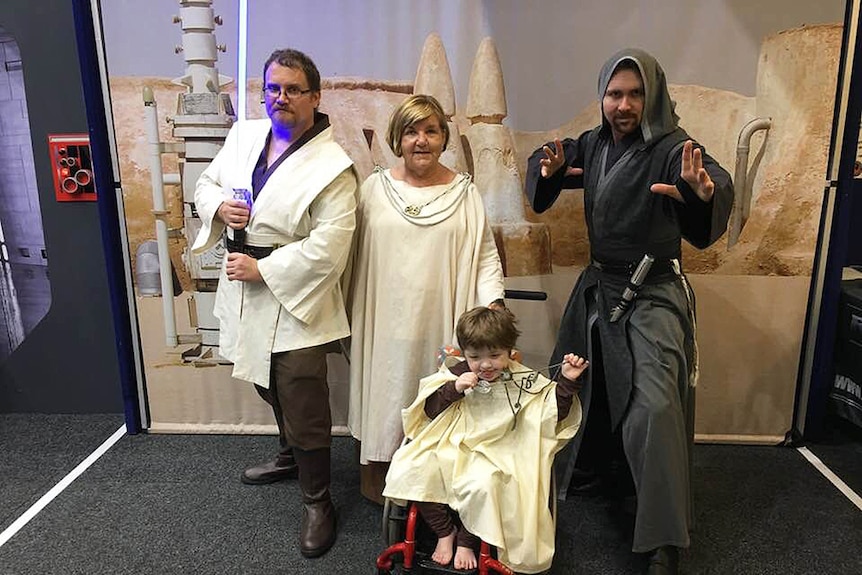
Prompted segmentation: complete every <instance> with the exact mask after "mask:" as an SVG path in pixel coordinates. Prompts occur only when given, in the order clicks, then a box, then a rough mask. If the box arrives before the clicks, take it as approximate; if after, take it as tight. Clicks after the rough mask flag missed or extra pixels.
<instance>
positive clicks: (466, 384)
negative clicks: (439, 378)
mask: <svg viewBox="0 0 862 575" xmlns="http://www.w3.org/2000/svg"><path fill="white" fill-rule="evenodd" d="M478 383H479V376H478V375H476V374H475V373H473V372H472V371H468V372H467V373H462V374H461V375H459V376H458V379H456V380H455V391H457V392H458V393H464V392H465V391H466V390H468V389H473V388H474V387H476V385H477V384H478Z"/></svg>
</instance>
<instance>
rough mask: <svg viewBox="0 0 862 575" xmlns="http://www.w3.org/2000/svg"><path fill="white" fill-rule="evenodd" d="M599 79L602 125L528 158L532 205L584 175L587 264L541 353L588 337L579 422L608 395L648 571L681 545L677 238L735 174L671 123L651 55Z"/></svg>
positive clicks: (685, 393)
mask: <svg viewBox="0 0 862 575" xmlns="http://www.w3.org/2000/svg"><path fill="white" fill-rule="evenodd" d="M598 87H599V90H598V95H599V99H600V101H601V109H602V124H601V125H600V126H598V127H596V128H595V129H593V130H590V131H587V132H584V133H583V134H581V135H580V136H579V137H578V138H577V139H565V140H562V141H560V140H559V139H558V140H556V141H555V142H553V143H549V144H546V145H545V146H543V147H542V148H540V149H538V150H536V151H535V152H534V153H533V154H532V156H531V157H530V159H529V161H528V166H527V178H526V194H527V197H528V198H529V200H530V204H531V205H532V207H533V209H534V210H535V211H536V212H538V213H541V212H543V211H545V210H547V209H548V208H549V207H551V205H552V204H553V203H554V201H555V200H556V198H557V197H558V196H559V194H560V192H561V190H563V189H580V188H583V190H584V204H585V214H586V221H587V229H588V231H589V240H590V252H591V261H590V265H589V266H587V267H586V268H585V269H584V271H583V273H582V274H581V276H580V277H579V278H578V281H577V283H576V285H575V287H574V290H573V291H572V295H571V297H570V298H569V302H568V305H567V306H566V310H565V312H564V315H563V318H562V321H561V324H560V331H559V334H558V336H557V343H556V349H555V350H554V354H553V357H552V359H551V363H552V364H555V363H558V362H559V361H560V358H561V356H562V355H563V353H565V351H566V350H570V349H577V350H589V353H590V355H589V359H590V360H591V362H592V363H591V365H592V368H591V369H590V378H589V383H587V385H586V386H585V389H584V390H583V392H582V400H583V403H584V410H585V420H586V421H585V423H586V425H585V426H584V428H585V427H588V426H589V424H590V421H589V418H590V417H593V413H592V412H591V411H590V403H591V402H593V403H596V405H599V404H600V403H601V404H603V405H606V408H605V409H606V411H605V419H604V421H608V420H609V422H610V429H609V430H607V429H606V431H607V432H608V433H614V436H615V437H617V438H618V440H619V441H621V443H622V448H623V451H624V453H625V459H626V461H627V462H628V467H629V469H630V471H631V477H632V479H633V482H634V487H635V494H636V499H637V510H636V515H635V526H634V536H633V545H632V549H633V551H635V552H637V553H648V567H647V573H651V574H658V573H676V572H677V570H678V556H679V549H680V548H686V547H688V546H689V529H690V521H691V499H690V497H691V496H690V484H689V469H690V468H689V456H690V454H689V446H690V444H689V438H690V437H691V434H692V426H693V417H692V414H693V403H692V404H690V403H689V402H693V386H694V383H695V381H696V374H697V348H696V345H695V339H694V333H695V323H694V311H695V310H694V294H693V293H692V291H691V288H690V287H689V284H688V282H687V281H686V278H685V276H684V275H683V273H682V268H681V265H680V256H681V240H682V238H685V239H686V240H688V241H689V242H690V243H691V244H692V245H694V246H695V247H698V248H705V247H707V246H709V245H710V244H712V243H713V242H715V241H716V240H717V239H718V238H719V237H720V236H721V234H723V233H724V231H725V229H726V227H727V221H728V217H729V215H730V211H731V205H732V202H733V186H732V183H731V179H730V175H729V174H728V173H727V172H726V171H725V170H724V169H723V168H722V167H721V166H719V165H718V163H717V162H716V161H715V160H713V159H712V158H711V157H709V155H707V153H706V151H705V150H704V149H703V147H702V146H700V145H698V144H696V143H695V142H693V141H692V140H691V138H690V137H689V136H688V134H686V133H685V131H683V130H682V129H681V128H679V127H678V125H677V123H678V120H679V118H678V117H677V115H676V114H675V113H674V103H673V102H672V101H671V99H670V94H669V93H668V90H667V84H666V81H665V76H664V72H663V71H662V69H661V67H660V66H659V64H658V62H657V61H656V60H655V58H653V57H652V56H650V55H649V54H647V53H646V52H643V51H641V50H636V49H627V50H623V51H621V52H619V53H617V54H615V55H614V56H613V57H611V58H610V59H609V60H608V61H607V62H606V63H605V65H604V67H603V68H602V71H601V74H600V76H599V86H598ZM645 255H650V256H652V257H653V258H654V262H653V263H652V267H651V268H650V269H649V273H648V274H647V275H646V278H645V280H644V281H643V284H642V285H641V287H640V288H639V290H633V291H636V292H637V293H636V297H635V298H634V299H631V300H630V303H628V305H626V304H623V305H622V306H620V307H621V309H618V310H617V311H616V313H614V307H616V306H618V305H619V304H620V302H621V301H623V300H622V298H623V293H624V291H625V289H626V287H627V286H629V283H630V280H631V278H632V274H633V272H634V270H635V269H636V267H637V265H638V263H639V262H640V261H641V260H642V259H643V258H644V256H645ZM620 311H623V312H624V313H622V315H621V316H620V315H619V312H620ZM615 316H619V317H615ZM602 358H603V359H602ZM595 360H598V361H595ZM601 381H603V382H604V386H603V387H604V390H605V392H606V398H605V397H604V396H601V394H600V393H599V392H598V391H597V392H596V393H595V397H593V398H591V397H590V395H591V394H592V393H593V389H596V390H599V389H600V387H601V386H600V385H598V384H599V383H600V382H601ZM605 399H606V401H604V400H605ZM598 400H601V402H599V401H598ZM584 428H582V429H584ZM587 434H588V435H587V439H586V440H585V441H584V442H582V440H583V436H584V432H583V431H582V432H581V433H580V434H579V437H577V438H576V439H575V440H573V442H572V449H573V450H574V452H575V454H577V452H578V451H579V450H580V451H586V448H587V447H591V446H589V445H588V444H589V442H590V441H591V439H590V437H589V432H587Z"/></svg>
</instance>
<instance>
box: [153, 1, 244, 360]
mask: <svg viewBox="0 0 862 575" xmlns="http://www.w3.org/2000/svg"><path fill="white" fill-rule="evenodd" d="M179 4H180V13H179V15H177V16H174V23H177V24H179V25H180V26H181V28H182V44H181V45H177V46H176V48H175V52H176V53H177V54H182V55H183V58H184V60H185V62H186V71H185V74H184V75H183V76H180V77H179V78H175V79H174V80H173V82H174V83H175V84H178V85H181V86H185V87H186V89H187V91H186V92H185V93H182V94H179V95H178V97H177V108H176V114H174V115H173V116H170V117H168V118H167V121H168V123H170V124H171V126H172V131H171V134H172V136H173V137H174V138H175V139H176V140H177V141H176V142H161V141H160V139H159V125H158V110H157V106H156V101H155V97H154V95H153V91H152V89H151V88H149V87H146V88H144V91H143V98H144V108H145V110H146V124H147V142H148V144H149V156H150V171H151V177H152V187H153V214H154V216H155V219H156V241H157V242H158V250H159V266H160V278H161V286H162V290H161V292H162V302H163V303H162V305H163V313H164V320H165V322H164V323H165V337H166V342H167V345H168V346H177V345H179V344H184V343H201V344H203V345H218V321H217V320H216V318H215V317H214V316H213V314H212V309H213V303H214V301H215V290H216V285H217V283H218V276H219V269H220V267H221V261H222V257H223V255H224V247H223V246H222V245H217V246H216V247H214V248H212V249H210V250H208V251H207V252H206V253H204V254H202V255H194V254H192V253H191V250H190V249H189V247H186V248H185V250H184V253H183V263H184V264H185V266H186V268H187V269H188V271H189V274H190V276H191V280H192V283H193V290H192V296H191V298H190V299H189V314H190V320H191V325H192V327H193V328H194V329H195V332H196V333H195V334H187V335H186V334H183V335H180V334H177V328H176V319H175V315H174V313H175V311H174V298H173V293H174V292H173V280H172V278H173V274H172V270H171V259H170V253H169V250H168V247H169V245H168V238H169V237H170V236H171V235H172V234H176V233H180V231H179V230H176V231H174V230H169V229H168V215H169V211H168V210H167V209H166V202H165V196H164V186H166V185H178V186H181V188H182V200H183V203H182V205H183V228H182V231H181V233H182V234H183V235H184V236H185V238H186V240H187V246H191V244H192V242H193V241H194V238H195V237H196V236H197V233H198V231H199V230H200V228H201V221H200V218H199V217H198V214H197V211H196V210H195V203H194V195H195V184H196V182H197V180H198V178H199V177H200V175H201V173H202V172H203V171H204V169H206V167H207V166H208V165H209V163H210V162H211V161H212V160H213V158H214V157H215V156H216V154H217V153H218V151H219V150H220V149H221V147H222V144H223V143H224V140H225V138H226V137H227V134H228V131H229V130H230V127H231V125H232V124H233V122H234V121H235V120H236V114H235V112H234V108H233V104H232V103H231V99H230V96H229V95H228V94H226V93H223V92H221V89H222V88H223V87H224V86H226V85H227V84H229V83H230V82H231V78H228V77H226V76H222V75H220V74H219V73H218V69H217V68H216V61H217V59H218V52H225V51H226V47H225V45H224V44H218V45H217V44H216V38H215V33H214V30H215V27H216V26H217V25H221V23H222V20H221V17H219V16H216V15H215V14H214V12H213V8H212V1H211V0H205V1H193V0H179ZM162 154H177V156H178V160H179V173H178V174H166V173H164V171H163V169H162V162H161V156H162Z"/></svg>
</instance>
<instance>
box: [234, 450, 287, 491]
mask: <svg viewBox="0 0 862 575" xmlns="http://www.w3.org/2000/svg"><path fill="white" fill-rule="evenodd" d="M298 473H299V468H298V467H297V465H296V460H295V459H294V457H293V450H292V449H291V448H290V447H287V448H285V449H282V450H281V453H279V454H278V457H276V458H275V459H273V460H272V461H267V462H266V463H261V464H260V465H257V466H255V467H249V468H248V469H246V470H245V471H243V472H242V476H240V481H242V482H243V483H245V484H246V485H264V484H266V483H275V482H276V481H283V480H285V479H293V478H294V477H296V476H297V475H298Z"/></svg>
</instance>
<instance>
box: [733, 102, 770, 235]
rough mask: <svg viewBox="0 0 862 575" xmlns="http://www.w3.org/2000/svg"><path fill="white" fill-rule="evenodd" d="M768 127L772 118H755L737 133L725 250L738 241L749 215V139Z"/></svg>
mask: <svg viewBox="0 0 862 575" xmlns="http://www.w3.org/2000/svg"><path fill="white" fill-rule="evenodd" d="M770 127H772V118H755V119H753V120H751V121H750V122H748V123H747V124H745V125H744V126H743V127H742V129H741V130H740V131H739V139H738V140H737V144H736V169H735V170H734V173H733V189H734V199H733V212H732V213H731V216H730V231H729V232H728V235H727V249H730V248H732V247H733V246H734V244H736V242H737V241H738V240H739V234H740V233H742V228H743V227H744V226H745V222H747V221H748V217H749V215H750V214H751V187H750V186H749V185H748V182H747V181H746V180H747V179H748V151H749V149H750V145H751V137H752V136H753V135H754V133H755V132H759V131H760V130H768V129H769V128H770Z"/></svg>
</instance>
